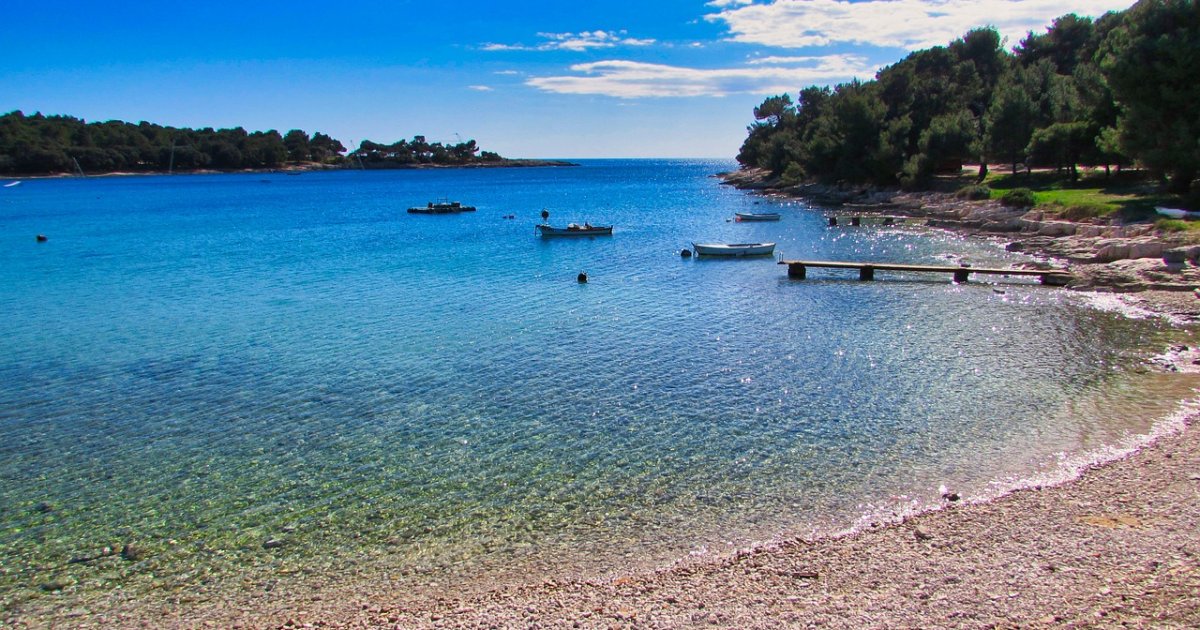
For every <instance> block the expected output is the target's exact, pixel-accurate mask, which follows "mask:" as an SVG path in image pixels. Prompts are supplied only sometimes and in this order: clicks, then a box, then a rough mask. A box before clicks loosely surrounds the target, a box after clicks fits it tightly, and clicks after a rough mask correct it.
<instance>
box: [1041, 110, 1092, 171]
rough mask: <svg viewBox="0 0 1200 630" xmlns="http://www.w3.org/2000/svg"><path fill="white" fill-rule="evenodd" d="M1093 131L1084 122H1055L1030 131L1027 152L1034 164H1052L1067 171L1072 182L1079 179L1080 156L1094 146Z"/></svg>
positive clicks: (1090, 126) (1089, 125)
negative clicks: (1077, 166) (1030, 136)
mask: <svg viewBox="0 0 1200 630" xmlns="http://www.w3.org/2000/svg"><path fill="white" fill-rule="evenodd" d="M1095 139H1096V131H1095V130H1094V129H1093V128H1092V125H1091V124H1089V123H1087V122H1069V123H1054V124H1053V125H1050V126H1049V127H1045V128H1042V129H1038V130H1037V131H1035V132H1033V137H1032V138H1031V139H1030V141H1029V147H1028V153H1029V156H1030V158H1031V160H1032V161H1033V162H1034V163H1036V164H1053V165H1054V168H1055V169H1057V170H1058V171H1059V172H1062V170H1063V168H1070V170H1071V181H1075V180H1077V179H1079V170H1078V169H1077V168H1076V165H1077V164H1079V160H1080V157H1081V156H1082V155H1083V154H1084V153H1085V152H1087V151H1089V150H1092V149H1093V148H1094V147H1095V146H1096V144H1095Z"/></svg>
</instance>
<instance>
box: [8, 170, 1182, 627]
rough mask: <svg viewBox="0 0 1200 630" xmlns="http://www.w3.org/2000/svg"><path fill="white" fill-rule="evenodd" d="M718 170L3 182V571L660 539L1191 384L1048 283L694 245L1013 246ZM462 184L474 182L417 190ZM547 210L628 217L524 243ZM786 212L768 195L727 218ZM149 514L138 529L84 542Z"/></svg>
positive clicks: (430, 553) (1073, 434)
mask: <svg viewBox="0 0 1200 630" xmlns="http://www.w3.org/2000/svg"><path fill="white" fill-rule="evenodd" d="M733 166H734V165H733V164H732V163H727V162H700V161H616V160H614V161H588V162H585V163H584V164H583V165H582V166H580V167H576V168H542V169H494V170H444V171H443V170H429V171H394V172H356V171H345V172H330V173H308V174H305V175H303V176H298V177H293V176H284V175H274V174H271V175H210V176H190V177H130V178H103V179H86V180H79V179H64V180H41V181H28V182H25V183H24V184H23V185H22V186H17V187H13V188H8V189H3V191H4V192H3V194H2V195H0V227H2V228H3V229H2V230H0V313H3V317H2V318H0V382H2V383H3V387H2V389H0V598H2V599H3V601H5V603H6V604H8V605H10V606H27V607H34V606H37V605H41V604H46V605H58V604H57V603H56V602H58V603H61V602H70V601H74V600H73V599H72V598H74V599H77V600H80V601H83V600H86V599H87V598H89V597H92V598H94V597H97V596H99V597H104V596H108V595H109V594H111V592H112V591H113V589H115V588H117V587H118V586H120V587H121V588H123V589H129V590H130V592H139V591H138V590H137V589H149V588H151V587H153V588H156V589H158V591H156V592H162V591H164V590H166V591H171V590H172V589H174V590H188V591H190V592H192V593H193V594H195V593H203V592H204V591H205V589H207V588H212V589H220V588H226V586H223V585H224V584H225V579H226V578H230V577H231V576H240V577H242V578H245V580H243V581H242V582H240V586H238V587H239V588H241V587H246V588H250V587H248V586H247V584H252V585H253V588H258V587H261V585H262V584H263V583H266V582H269V581H270V580H271V579H276V578H278V577H279V576H286V575H293V574H294V575H311V574H312V573H314V572H324V573H326V574H327V577H328V578H329V579H331V580H333V581H337V580H339V579H353V577H354V576H355V575H359V574H366V573H370V572H372V571H381V570H386V571H388V572H391V573H394V574H395V575H396V576H397V579H406V576H409V577H411V576H428V575H431V574H432V575H443V574H446V573H447V572H455V571H460V570H461V571H464V572H468V573H472V574H474V575H477V576H478V575H481V574H488V572H489V571H493V572H504V571H517V572H521V571H526V570H535V569H536V570H539V571H548V572H552V573H553V572H560V573H561V572H565V573H573V572H587V571H601V570H603V569H604V568H605V567H609V566H612V565H613V563H614V562H641V563H647V562H648V563H662V562H669V561H672V560H674V559H678V558H685V557H688V556H689V554H690V555H692V556H695V555H697V554H700V555H703V554H706V553H715V552H718V551H721V550H723V549H727V548H729V547H730V546H739V545H745V544H748V543H750V542H752V541H755V540H763V539H766V538H770V537H773V536H777V535H789V534H792V535H794V534H801V535H803V534H808V533H813V532H828V531H837V530H839V529H843V528H846V527H850V526H852V525H854V524H855V523H856V522H858V519H859V518H860V517H861V516H862V515H863V513H864V512H866V511H871V512H872V514H877V513H886V512H887V511H888V510H890V509H896V506H903V505H909V506H911V505H912V503H913V502H914V501H915V502H917V503H918V504H925V503H932V502H936V500H937V497H938V487H939V486H940V485H943V484H944V485H947V486H949V487H951V488H955V489H957V490H959V491H960V492H963V493H964V494H966V495H967V496H968V497H970V496H984V495H987V494H988V493H990V492H995V491H996V487H997V486H996V483H995V482H996V481H997V480H1011V479H1018V478H1022V477H1027V476H1029V475H1033V474H1037V473H1040V472H1044V471H1047V470H1050V469H1052V468H1053V467H1054V465H1055V463H1056V462H1057V461H1059V459H1061V458H1062V457H1064V455H1071V454H1078V453H1086V452H1090V451H1092V450H1095V449H1098V448H1100V447H1101V446H1103V445H1105V444H1108V443H1112V442H1114V441H1117V440H1119V439H1120V438H1121V437H1122V436H1124V435H1125V434H1126V433H1128V432H1135V433H1136V432H1145V431H1146V430H1148V428H1149V427H1150V425H1151V424H1152V422H1153V421H1154V420H1155V419H1157V418H1160V417H1162V416H1164V415H1166V414H1167V413H1169V412H1170V411H1171V409H1172V408H1173V405H1174V403H1175V401H1176V400H1178V398H1179V397H1181V396H1183V395H1185V394H1186V392H1187V391H1189V390H1188V383H1186V382H1181V381H1180V380H1178V379H1166V378H1160V377H1155V376H1154V375H1145V374H1140V373H1138V372H1137V371H1134V370H1130V369H1127V368H1129V367H1130V366H1132V365H1134V363H1135V362H1136V360H1137V357H1138V356H1141V355H1144V354H1145V353H1147V352H1149V351H1153V350H1157V349H1159V348H1161V346H1162V344H1163V343H1164V342H1163V341H1162V334H1163V331H1162V330H1161V329H1160V325H1159V324H1156V323H1153V322H1146V321H1134V320H1128V319H1124V318H1122V317H1120V316H1119V315H1116V314H1111V313H1104V312H1099V311H1095V310H1090V309H1088V308H1086V307H1085V306H1084V305H1083V304H1082V302H1081V301H1080V299H1079V298H1078V296H1076V295H1072V294H1070V293H1068V292H1066V291H1063V290H1060V289H1051V288H1044V287H1041V286H1038V285H1036V284H1028V283H1021V282H1015V283H1011V284H1006V285H1005V286H1006V287H1007V290H1006V291H1005V292H1004V293H1003V294H1001V293H997V292H993V291H992V289H991V285H987V284H982V283H979V284H975V283H973V284H969V285H963V286H956V285H953V284H951V283H950V282H949V281H948V279H947V278H940V277H929V276H919V275H910V276H904V275H902V274H890V275H888V274H880V275H879V277H880V279H881V280H880V281H877V282H873V283H860V282H858V281H857V280H855V279H853V276H852V275H850V274H849V272H838V271H819V270H810V271H809V279H808V280H805V281H791V280H788V279H787V277H786V269H785V268H784V267H781V266H779V265H777V264H775V261H774V260H772V259H769V258H768V259H756V260H701V259H683V258H681V257H680V256H679V251H680V250H681V249H682V248H684V247H687V246H688V245H689V243H690V242H692V241H707V240H717V241H738V242H744V241H757V240H772V241H777V242H778V248H777V251H778V252H779V253H780V254H782V255H783V256H785V257H788V258H809V259H846V260H889V261H906V262H925V263H937V262H944V260H945V259H946V258H947V257H951V256H952V257H954V258H955V259H956V260H957V259H959V258H961V259H962V260H965V261H969V262H971V263H973V264H975V265H977V266H980V265H984V264H989V265H990V264H996V265H1002V264H1009V263H1013V262H1018V261H1019V260H1021V259H1019V258H1017V257H1015V255H1012V254H1007V253H1005V252H1004V251H1003V249H1002V248H1000V247H998V246H996V245H994V244H989V243H983V242H976V241H964V240H961V239H958V238H955V237H951V236H948V235H945V234H942V233H939V232H934V231H926V230H922V229H914V228H882V227H862V228H840V229H838V228H832V229H831V228H828V227H827V226H826V225H825V219H824V218H823V216H822V214H821V213H820V211H819V210H816V209H812V208H808V207H806V206H804V205H802V204H798V203H782V202H773V201H769V200H763V199H760V198H756V197H753V196H749V195H747V194H744V193H742V192H738V191H735V190H732V189H730V188H728V187H724V186H720V185H718V182H717V180H715V179H713V178H711V177H710V176H711V175H712V174H713V173H716V172H718V171H721V170H727V169H730V168H733ZM443 196H448V197H450V198H452V199H456V200H460V201H462V202H464V203H468V204H473V205H476V206H478V208H479V209H478V211H477V212H475V213H470V214H462V215H452V216H420V215H409V214H407V213H405V212H404V209H405V208H406V207H408V206H411V205H423V204H424V203H425V202H427V201H429V200H432V199H435V198H438V197H443ZM542 208H546V209H548V210H549V211H550V212H551V222H553V223H557V224H561V223H566V222H568V221H580V222H582V221H585V220H588V221H592V222H602V223H610V222H611V223H613V224H615V225H616V230H615V233H614V235H613V236H612V237H609V238H588V239H580V240H569V239H541V238H538V237H536V236H535V235H534V233H533V225H534V224H535V223H537V222H539V221H540V217H538V213H539V212H540V210H541V209H542ZM766 208H770V209H771V210H773V211H778V212H780V213H782V214H783V220H782V221H780V222H778V223H757V224H744V223H736V222H731V221H729V220H728V219H729V218H730V217H732V216H733V213H734V212H735V211H739V210H742V211H745V210H751V211H753V210H758V211H763V210H764V209H766ZM510 213H512V214H515V215H516V217H517V218H516V219H515V220H507V219H504V218H502V217H503V215H507V214H510ZM38 233H45V234H47V235H48V236H49V241H48V242H46V243H36V242H35V241H34V238H33V237H34V235H35V234H38ZM580 271H586V272H587V273H588V274H589V276H590V282H588V283H587V284H585V285H581V284H578V283H577V282H576V280H575V278H576V274H578V273H579V272H580ZM1005 483H1007V482H1005ZM868 518H874V517H873V516H872V517H868ZM268 539H278V540H281V541H283V542H284V545H283V546H282V547H280V548H277V549H264V548H263V545H262V543H263V542H264V541H266V540H268ZM129 541H134V542H135V543H136V544H138V545H140V546H142V547H143V548H144V549H145V550H146V552H147V553H146V558H145V559H143V560H139V561H125V560H121V559H119V558H105V559H101V560H97V561H92V562H79V563H69V562H68V560H70V559H71V558H73V557H80V556H87V555H92V554H97V553H99V551H100V550H101V549H102V548H103V547H105V546H111V547H114V548H116V549H119V548H120V547H121V545H122V544H124V543H125V542H129ZM270 576H274V577H270ZM412 579H416V578H415V577H414V578H412ZM421 579H425V578H424V577H423V578H421ZM55 580H59V581H61V583H60V584H59V586H64V585H65V588H62V589H61V590H57V589H54V588H43V587H44V586H45V585H46V584H47V582H48V581H50V582H53V581H55ZM195 596H196V597H199V598H200V599H203V596H202V595H195ZM62 605H64V606H65V605H67V604H62Z"/></svg>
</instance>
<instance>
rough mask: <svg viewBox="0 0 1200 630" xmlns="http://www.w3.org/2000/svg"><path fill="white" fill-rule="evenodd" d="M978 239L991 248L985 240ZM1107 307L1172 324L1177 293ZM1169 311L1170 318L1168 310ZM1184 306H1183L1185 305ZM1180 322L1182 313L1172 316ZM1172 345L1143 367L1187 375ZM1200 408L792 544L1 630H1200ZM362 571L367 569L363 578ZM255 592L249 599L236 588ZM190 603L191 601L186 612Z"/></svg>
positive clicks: (1188, 361)
mask: <svg viewBox="0 0 1200 630" xmlns="http://www.w3.org/2000/svg"><path fill="white" fill-rule="evenodd" d="M983 236H988V235H987V234H983ZM1114 299H1117V300H1119V301H1120V302H1122V303H1124V304H1130V303H1132V304H1134V305H1136V306H1139V307H1143V308H1144V310H1145V311H1147V312H1149V313H1153V314H1155V315H1161V316H1164V317H1168V319H1170V320H1171V321H1172V322H1173V323H1175V324H1181V323H1186V322H1188V321H1195V320H1194V319H1190V318H1189V316H1188V314H1187V312H1186V311H1187V307H1189V306H1191V305H1192V304H1191V302H1195V301H1196V298H1195V297H1194V296H1193V295H1192V293H1191V292H1179V291H1145V292H1141V293H1136V294H1135V293H1126V294H1122V295H1119V296H1115V298H1114ZM1173 301H1175V302H1179V306H1178V307H1174V306H1170V304H1171V302H1173ZM1189 301H1190V302H1189ZM1181 313H1182V314H1181ZM1197 361H1200V352H1198V351H1197V350H1196V349H1193V348H1186V347H1183V346H1177V347H1175V348H1173V349H1171V350H1170V351H1168V352H1166V353H1164V354H1163V355H1162V356H1160V357H1155V358H1153V359H1152V360H1151V361H1150V362H1149V363H1148V364H1147V365H1148V366H1149V367H1148V368H1147V369H1152V370H1155V371H1160V372H1164V373H1173V372H1192V373H1195V372H1200V366H1197V365H1196V362H1197ZM1197 418H1200V411H1198V410H1197V407H1195V406H1194V405H1193V404H1185V405H1184V406H1183V407H1182V408H1181V410H1180V412H1179V413H1178V414H1176V415H1174V416H1172V417H1170V418H1164V419H1163V420H1162V421H1161V422H1159V424H1158V425H1157V432H1156V433H1154V434H1152V435H1150V436H1147V437H1145V438H1144V439H1136V440H1134V441H1133V442H1131V443H1130V444H1128V445H1122V447H1121V449H1120V450H1114V451H1111V452H1108V453H1106V454H1105V456H1104V457H1103V459H1104V460H1105V461H1103V462H1100V463H1086V462H1082V461H1081V463H1080V464H1079V467H1078V468H1074V469H1071V470H1069V471H1068V473H1070V474H1069V475H1068V476H1069V477H1070V479H1067V480H1065V481H1062V482H1061V483H1059V482H1056V483H1054V484H1049V483H1047V484H1045V485H1036V484H1035V485H1033V486H1032V487H1028V488H1018V489H1015V490H1011V491H1008V492H1005V493H1004V494H1003V495H1002V496H1000V497H998V498H994V499H989V500H987V501H978V502H977V501H975V500H974V499H973V498H971V497H966V498H965V499H964V498H958V499H956V498H955V496H954V493H953V491H952V490H953V489H951V491H949V492H947V493H946V496H945V497H944V502H943V503H942V505H940V506H938V507H937V509H933V510H930V511H924V512H921V513H919V514H916V515H912V516H907V517H904V518H897V519H892V520H888V519H882V518H881V519H880V520H879V522H875V523H871V522H868V523H865V524H864V526H863V527H862V528H861V529H859V530H856V531H851V532H847V533H842V534H840V535H826V536H821V537H817V538H805V537H799V536H797V537H792V538H784V539H782V540H778V541H774V542H771V543H767V544H763V545H757V546H752V547H747V548H744V549H741V550H738V551H730V552H727V553H719V554H713V555H709V556H705V557H701V558H698V559H684V560H681V561H680V562H679V563H678V564H675V565H671V566H663V567H659V568H644V567H642V568H637V567H633V566H619V565H614V566H613V567H612V570H611V571H608V572H605V573H603V574H594V575H585V576H584V577H569V576H565V575H555V576H553V577H550V578H547V577H545V576H542V575H538V576H536V577H532V576H531V577H529V578H528V579H526V580H523V581H522V580H517V581H516V582H515V583H503V584H501V583H498V582H488V581H487V580H485V579H482V578H481V579H480V580H479V581H480V582H481V583H475V584H469V585H467V584H459V583H456V582H454V581H453V580H445V579H441V578H436V579H437V581H438V582H440V583H441V584H440V585H439V584H422V585H421V587H422V588H421V590H420V591H418V590H410V587H411V586H412V585H411V583H409V582H401V581H398V580H397V581H392V577H389V576H388V575H387V571H386V567H385V570H383V571H375V570H374V569H376V568H378V567H374V565H371V567H373V568H372V570H370V571H364V572H363V573H362V574H356V573H355V572H353V571H351V572H349V573H348V574H345V575H336V574H332V573H331V574H330V575H324V576H323V575H320V574H319V572H318V573H315V574H312V575H310V576H308V578H306V579H303V580H299V581H298V582H289V581H285V580H282V578H281V581H280V583H279V585H278V586H277V587H273V588H271V589H266V591H264V590H262V589H261V588H252V587H250V586H247V587H246V588H247V592H245V593H240V594H239V593H231V594H230V596H229V599H225V600H220V601H218V600H207V601H203V602H200V603H187V600H183V601H182V602H180V601H176V602H175V603H173V604H171V605H165V604H164V602H163V601H149V600H147V601H134V600H129V599H127V598H128V597H129V596H128V595H123V594H122V593H120V592H119V589H118V592H116V593H114V594H112V595H111V598H110V599H109V600H108V601H106V602H104V603H102V604H101V605H99V606H97V607H95V608H92V611H91V612H88V611H86V610H84V609H82V608H80V609H78V610H77V611H75V612H71V611H60V613H61V614H59V615H58V616H56V617H43V618H34V617H30V618H28V619H21V618H20V617H19V616H18V617H10V618H7V619H5V618H3V617H0V621H3V622H5V623H12V625H13V626H14V627H42V626H39V624H41V623H51V624H53V623H61V624H64V625H67V624H69V625H73V626H79V627H187V628H191V627H246V628H264V627H280V628H292V627H322V628H330V627H333V628H362V627H387V628H424V627H437V628H440V627H504V628H507V627H514V628H515V627H521V628H526V627H587V628H592V627H595V628H601V627H603V628H608V627H691V626H697V625H704V626H712V627H730V628H734V627H736V628H774V627H799V626H809V625H826V626H831V627H846V628H859V627H892V626H900V627H987V626H1000V627H1015V626H1019V627H1059V626H1064V625H1065V626H1085V627H1094V626H1102V627H1105V626H1117V625H1121V624H1122V623H1126V624H1131V625H1134V626H1147V625H1153V626H1165V627H1173V626H1178V627H1185V626H1195V625H1198V624H1200V596H1197V593H1198V592H1200V560H1198V559H1200V535H1198V534H1197V533H1196V532H1195V530H1196V527H1195V525H1196V523H1197V522H1200V507H1198V506H1200V500H1198V499H1200V475H1198V474H1197V473H1198V472H1200V436H1198V435H1197V434H1196V431H1195V429H1194V423H1195V422H1196V420H1197ZM366 566H367V564H366V563H364V567H366ZM251 590H252V591H253V592H249V591H251ZM191 601H192V602H196V600H191Z"/></svg>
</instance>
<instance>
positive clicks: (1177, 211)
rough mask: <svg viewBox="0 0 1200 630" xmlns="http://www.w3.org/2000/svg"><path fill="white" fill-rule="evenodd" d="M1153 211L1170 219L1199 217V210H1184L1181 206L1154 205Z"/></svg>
mask: <svg viewBox="0 0 1200 630" xmlns="http://www.w3.org/2000/svg"><path fill="white" fill-rule="evenodd" d="M1154 211H1155V212H1157V213H1159V214H1161V215H1163V216H1164V217H1169V218H1172V219H1200V212H1192V211H1191V210H1184V209H1182V208H1164V207H1162V206H1156V207H1155V208H1154Z"/></svg>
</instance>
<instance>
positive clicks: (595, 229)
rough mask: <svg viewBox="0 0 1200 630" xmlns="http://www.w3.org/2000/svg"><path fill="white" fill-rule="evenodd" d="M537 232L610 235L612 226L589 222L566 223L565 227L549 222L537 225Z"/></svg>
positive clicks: (545, 233)
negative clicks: (581, 223)
mask: <svg viewBox="0 0 1200 630" xmlns="http://www.w3.org/2000/svg"><path fill="white" fill-rule="evenodd" d="M537 230H538V232H540V233H541V234H542V236H611V235H612V231H613V226H611V225H592V224H591V223H584V224H583V225H579V224H578V223H568V224H567V227H565V228H560V227H554V226H552V225H550V224H549V223H542V224H541V225H538V226H537Z"/></svg>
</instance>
